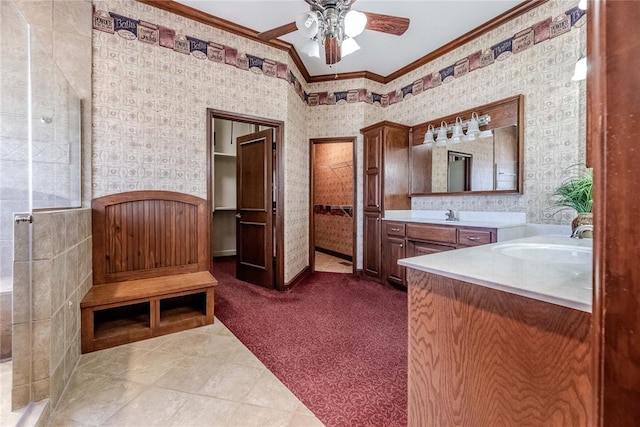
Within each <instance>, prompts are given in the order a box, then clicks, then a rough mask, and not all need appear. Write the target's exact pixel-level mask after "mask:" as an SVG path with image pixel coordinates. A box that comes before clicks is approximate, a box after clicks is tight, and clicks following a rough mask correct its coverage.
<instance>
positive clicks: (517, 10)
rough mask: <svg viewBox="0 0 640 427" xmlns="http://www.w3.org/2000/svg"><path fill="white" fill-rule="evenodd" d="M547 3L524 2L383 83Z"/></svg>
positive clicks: (420, 59) (534, 0) (526, 0)
mask: <svg viewBox="0 0 640 427" xmlns="http://www.w3.org/2000/svg"><path fill="white" fill-rule="evenodd" d="M548 1H549V0H525V1H523V2H522V3H520V4H519V5H517V6H515V7H513V8H511V9H509V10H507V11H506V12H504V13H502V14H500V15H498V16H496V17H495V18H493V19H491V20H489V21H487V22H485V23H484V24H482V25H480V26H478V27H476V28H474V29H473V30H471V31H469V32H468V33H465V34H463V35H461V36H460V37H458V38H457V39H454V40H452V41H450V42H449V43H447V44H445V45H443V46H440V47H439V48H438V49H436V50H434V51H432V52H429V53H428V54H426V55H425V56H423V57H422V58H419V59H417V60H415V61H413V62H412V63H410V64H408V65H406V66H404V67H402V68H400V69H399V70H398V71H395V72H393V73H391V74H389V75H388V76H386V77H385V82H384V83H389V82H391V81H393V80H395V79H398V78H400V77H402V76H404V75H405V74H407V73H409V72H411V71H413V70H415V69H417V68H420V67H422V66H423V65H425V64H428V63H429V62H431V61H433V60H435V59H437V58H439V57H441V56H443V55H445V54H447V53H449V52H451V51H452V50H454V49H457V48H459V47H460V46H462V45H464V44H466V43H469V42H470V41H472V40H474V39H476V38H478V37H480V36H481V35H483V34H486V33H488V32H489V31H491V30H493V29H495V28H497V27H499V26H500V25H502V24H505V23H507V22H509V21H511V20H512V19H515V18H517V17H518V16H520V15H524V14H525V13H527V12H529V11H530V10H531V9H534V8H536V7H538V6H540V5H543V4H545V3H546V2H548Z"/></svg>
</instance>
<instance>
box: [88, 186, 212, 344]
mask: <svg viewBox="0 0 640 427" xmlns="http://www.w3.org/2000/svg"><path fill="white" fill-rule="evenodd" d="M92 208H93V239H94V249H93V262H94V286H92V288H91V289H90V290H89V292H88V293H87V295H86V296H85V297H84V298H83V299H82V301H81V303H80V309H81V315H82V352H83V353H87V352H91V351H95V350H101V349H105V348H109V347H114V346H116V345H121V344H126V343H129V342H133V341H139V340H142V339H146V338H151V337H155V336H159V335H165V334H169V333H173V332H177V331H181V330H185V329H190V328H195V327H198V326H203V325H207V324H211V323H213V319H214V317H213V309H214V288H215V286H216V285H217V281H216V279H215V278H214V277H213V276H212V275H211V273H210V271H209V269H210V263H211V261H210V256H209V253H210V252H209V238H208V237H209V223H210V221H209V213H208V209H207V208H206V201H205V200H203V199H200V198H198V197H194V196H189V195H186V194H180V193H173V192H167V191H137V192H129V193H121V194H115V195H111V196H105V197H102V198H99V199H95V200H94V201H93V203H92Z"/></svg>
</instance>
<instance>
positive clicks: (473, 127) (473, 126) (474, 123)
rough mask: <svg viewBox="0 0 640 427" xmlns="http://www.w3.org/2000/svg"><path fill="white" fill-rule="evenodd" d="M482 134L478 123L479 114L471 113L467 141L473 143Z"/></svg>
mask: <svg viewBox="0 0 640 427" xmlns="http://www.w3.org/2000/svg"><path fill="white" fill-rule="evenodd" d="M479 134H480V123H479V122H478V113H471V120H469V123H468V124H467V136H466V138H465V140H467V141H473V140H474V139H476V138H477V137H478V135H479Z"/></svg>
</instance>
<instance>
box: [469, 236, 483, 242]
mask: <svg viewBox="0 0 640 427" xmlns="http://www.w3.org/2000/svg"><path fill="white" fill-rule="evenodd" d="M467 240H473V241H474V242H477V241H478V240H480V238H479V237H475V236H467Z"/></svg>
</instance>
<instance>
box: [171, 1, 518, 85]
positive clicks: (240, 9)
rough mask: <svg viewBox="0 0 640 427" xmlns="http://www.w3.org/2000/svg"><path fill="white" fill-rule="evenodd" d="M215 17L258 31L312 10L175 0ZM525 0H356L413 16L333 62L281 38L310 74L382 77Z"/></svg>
mask: <svg viewBox="0 0 640 427" xmlns="http://www.w3.org/2000/svg"><path fill="white" fill-rule="evenodd" d="M176 1H177V2H179V3H183V4H185V5H188V6H190V7H193V8H195V9H198V10H201V11H203V12H206V13H208V14H210V15H214V16H217V17H219V18H223V19H226V20H227V21H231V22H235V23H237V24H240V25H242V26H244V27H247V28H250V29H252V30H256V31H258V32H261V31H266V30H270V29H272V28H274V27H278V26H280V25H284V24H287V23H289V22H293V21H294V20H295V18H296V16H298V15H299V14H301V13H302V12H305V11H307V10H309V5H308V4H307V3H306V2H305V1H304V0H277V1H270V0H231V1H230V0H176ZM522 1H523V0H396V1H389V0H386V1H383V0H357V2H356V3H355V4H354V5H353V6H352V9H355V10H360V11H365V12H376V13H383V14H387V15H396V16H402V17H406V18H409V19H411V24H410V25H409V29H408V30H407V32H405V33H404V34H403V35H402V36H394V35H390V34H384V33H380V32H377V31H368V30H365V31H364V32H363V33H362V34H360V35H359V36H358V37H356V41H357V42H358V44H359V45H360V47H361V49H360V50H359V51H356V52H355V53H353V54H351V55H349V56H347V57H345V58H343V59H342V60H341V61H340V62H338V63H337V64H335V65H333V66H329V65H327V64H325V61H324V54H321V57H320V58H310V57H309V56H307V55H306V54H304V53H302V52H301V51H300V46H301V45H302V44H303V43H304V42H305V41H306V39H304V38H303V37H301V36H300V35H299V34H298V33H297V31H295V32H293V33H291V34H288V35H285V36H283V37H281V39H282V40H284V41H287V42H289V43H291V44H293V45H294V46H295V47H296V50H297V51H298V55H299V56H300V58H301V59H302V62H303V63H304V65H305V67H306V68H307V71H308V72H309V74H310V75H311V76H317V75H323V74H334V73H348V72H355V71H370V72H373V73H376V74H379V75H382V76H388V75H389V74H391V73H393V72H395V71H397V70H399V69H400V68H402V67H404V66H405V65H407V64H410V63H411V62H413V61H415V60H416V59H419V58H421V57H423V56H424V55H426V54H428V53H430V52H432V51H434V50H436V49H437V48H439V47H440V46H442V45H445V44H446V43H448V42H450V41H452V40H454V39H456V38H457V37H459V36H461V35H463V34H465V33H467V32H468V31H470V30H473V29H474V28H477V27H479V26H481V25H482V24H484V23H485V22H487V21H489V20H491V19H492V18H494V17H495V16H498V15H500V14H501V13H503V12H505V11H507V10H509V9H511V8H513V7H514V6H516V5H518V4H520V3H522Z"/></svg>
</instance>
